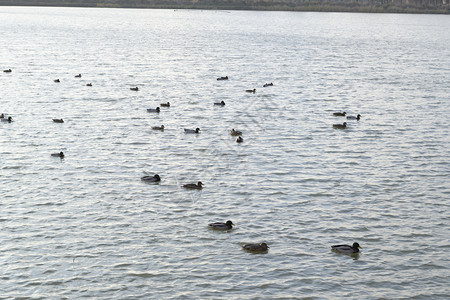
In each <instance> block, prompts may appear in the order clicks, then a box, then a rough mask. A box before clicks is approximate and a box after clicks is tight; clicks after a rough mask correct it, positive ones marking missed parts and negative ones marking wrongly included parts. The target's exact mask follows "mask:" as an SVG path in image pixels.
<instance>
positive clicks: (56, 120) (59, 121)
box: [53, 119, 64, 123]
mask: <svg viewBox="0 0 450 300" xmlns="http://www.w3.org/2000/svg"><path fill="white" fill-rule="evenodd" d="M53 122H55V123H64V120H63V119H53Z"/></svg>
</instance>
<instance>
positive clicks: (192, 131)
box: [184, 128, 200, 133]
mask: <svg viewBox="0 0 450 300" xmlns="http://www.w3.org/2000/svg"><path fill="white" fill-rule="evenodd" d="M184 132H185V133H200V128H195V130H193V129H186V128H185V129H184Z"/></svg>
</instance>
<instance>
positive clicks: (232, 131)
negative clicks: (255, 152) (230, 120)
mask: <svg viewBox="0 0 450 300" xmlns="http://www.w3.org/2000/svg"><path fill="white" fill-rule="evenodd" d="M230 134H231V135H232V136H238V135H242V131H239V130H234V128H233V129H231V131H230Z"/></svg>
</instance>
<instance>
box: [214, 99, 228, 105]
mask: <svg viewBox="0 0 450 300" xmlns="http://www.w3.org/2000/svg"><path fill="white" fill-rule="evenodd" d="M214 105H218V106H225V101H223V100H222V101H220V102H214Z"/></svg>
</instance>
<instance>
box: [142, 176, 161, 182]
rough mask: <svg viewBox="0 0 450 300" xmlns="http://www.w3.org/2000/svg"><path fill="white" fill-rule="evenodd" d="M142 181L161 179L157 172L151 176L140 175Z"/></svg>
mask: <svg viewBox="0 0 450 300" xmlns="http://www.w3.org/2000/svg"><path fill="white" fill-rule="evenodd" d="M141 180H142V181H146V182H160V181H161V177H159V175H158V174H155V175H153V176H144V177H141Z"/></svg>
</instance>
